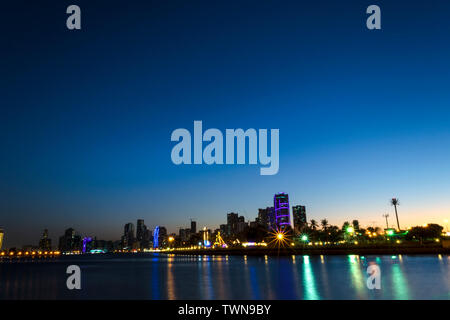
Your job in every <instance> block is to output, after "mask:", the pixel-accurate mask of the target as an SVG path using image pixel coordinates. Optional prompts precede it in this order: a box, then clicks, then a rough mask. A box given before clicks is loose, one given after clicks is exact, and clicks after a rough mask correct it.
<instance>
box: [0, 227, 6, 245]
mask: <svg viewBox="0 0 450 320" xmlns="http://www.w3.org/2000/svg"><path fill="white" fill-rule="evenodd" d="M4 235H5V232H4V231H3V229H1V228H0V250H2V245H3V236H4Z"/></svg>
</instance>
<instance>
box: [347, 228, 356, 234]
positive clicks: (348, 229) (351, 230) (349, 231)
mask: <svg viewBox="0 0 450 320" xmlns="http://www.w3.org/2000/svg"><path fill="white" fill-rule="evenodd" d="M353 232H355V229H353V227H348V228H347V233H353Z"/></svg>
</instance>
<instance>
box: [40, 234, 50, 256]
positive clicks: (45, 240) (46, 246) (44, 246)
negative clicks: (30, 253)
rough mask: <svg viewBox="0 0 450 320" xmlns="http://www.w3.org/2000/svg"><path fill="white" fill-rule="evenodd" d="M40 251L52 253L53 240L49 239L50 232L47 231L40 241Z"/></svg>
mask: <svg viewBox="0 0 450 320" xmlns="http://www.w3.org/2000/svg"><path fill="white" fill-rule="evenodd" d="M39 250H42V251H51V250H52V240H51V239H49V237H48V230H47V229H45V230H44V233H43V234H42V238H41V239H40V240H39Z"/></svg>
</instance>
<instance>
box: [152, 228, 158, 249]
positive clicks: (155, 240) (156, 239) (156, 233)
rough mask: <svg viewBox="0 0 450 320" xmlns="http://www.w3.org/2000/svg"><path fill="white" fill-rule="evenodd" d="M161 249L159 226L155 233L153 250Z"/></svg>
mask: <svg viewBox="0 0 450 320" xmlns="http://www.w3.org/2000/svg"><path fill="white" fill-rule="evenodd" d="M158 247H159V226H156V228H155V232H154V233H153V248H158Z"/></svg>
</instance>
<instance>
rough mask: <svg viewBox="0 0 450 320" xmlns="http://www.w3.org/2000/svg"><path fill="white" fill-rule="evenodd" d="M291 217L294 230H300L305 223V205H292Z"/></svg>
mask: <svg viewBox="0 0 450 320" xmlns="http://www.w3.org/2000/svg"><path fill="white" fill-rule="evenodd" d="M292 217H293V220H294V230H295V231H296V232H300V231H301V230H302V229H303V228H304V227H305V226H306V225H307V222H306V207H305V206H300V205H298V206H293V207H292Z"/></svg>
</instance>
